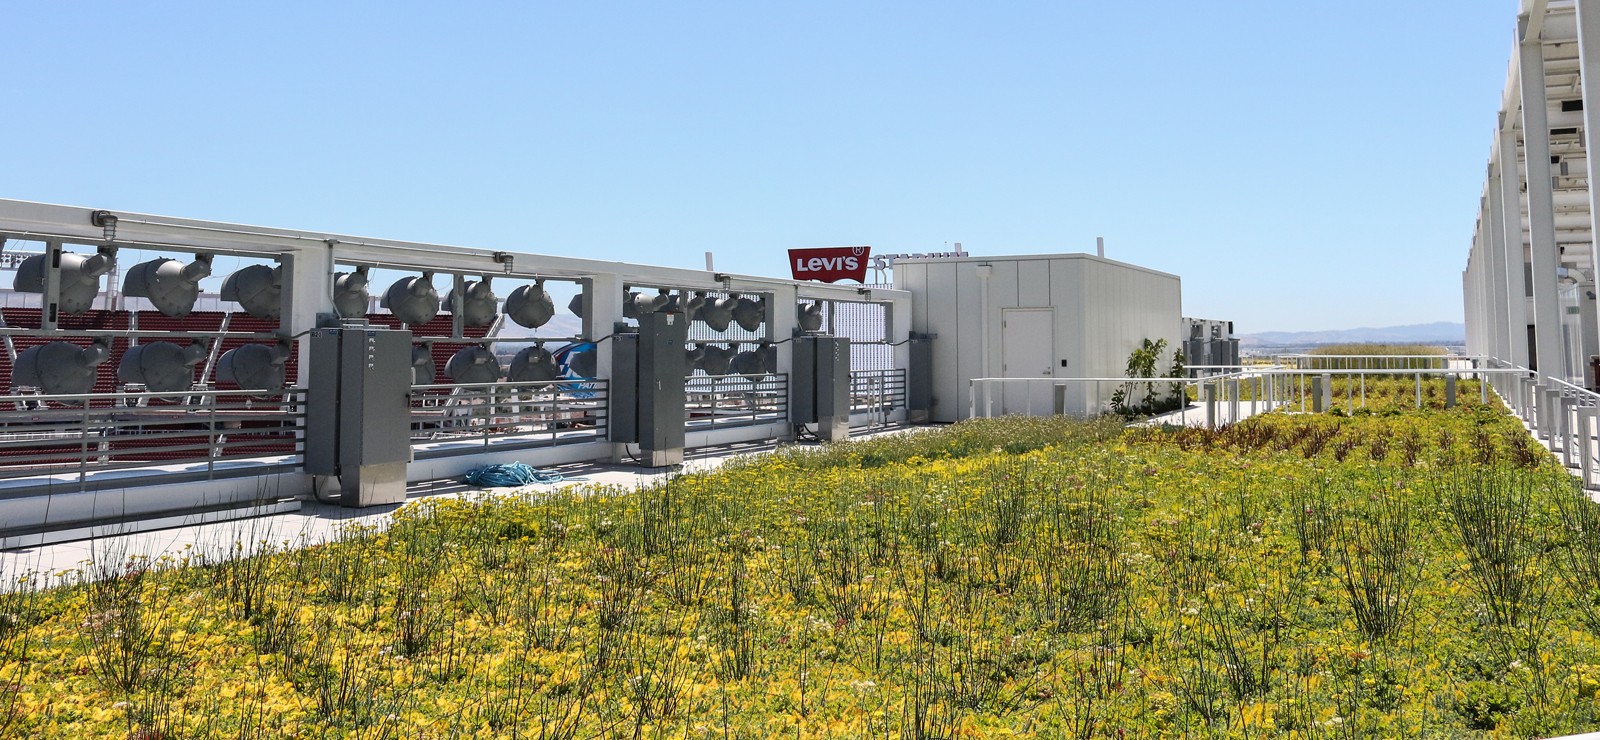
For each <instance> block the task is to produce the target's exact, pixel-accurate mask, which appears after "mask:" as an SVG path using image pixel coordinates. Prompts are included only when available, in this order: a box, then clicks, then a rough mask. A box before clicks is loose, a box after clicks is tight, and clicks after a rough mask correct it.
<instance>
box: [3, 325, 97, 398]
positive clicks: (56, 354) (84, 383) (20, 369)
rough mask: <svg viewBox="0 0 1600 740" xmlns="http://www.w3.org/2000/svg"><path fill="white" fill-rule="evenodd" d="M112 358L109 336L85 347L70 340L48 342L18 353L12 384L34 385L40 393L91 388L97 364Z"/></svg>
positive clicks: (72, 391) (13, 369)
mask: <svg viewBox="0 0 1600 740" xmlns="http://www.w3.org/2000/svg"><path fill="white" fill-rule="evenodd" d="M109 359H111V340H110V339H109V338H101V339H97V340H95V341H94V342H93V343H91V344H90V345H88V346H87V347H85V346H83V345H78V344H73V343H71V342H48V343H45V344H41V345H38V346H35V347H29V348H27V349H25V350H23V351H22V352H21V353H19V354H18V355H17V362H16V365H15V367H13V368H12V371H11V385H12V386H13V387H24V386H25V387H29V388H37V389H39V392H41V393H48V394H52V395H55V394H62V395H71V394H78V393H88V392H89V391H91V390H93V389H94V381H95V378H96V377H98V375H99V373H100V366H101V365H103V364H105V362H106V360H109Z"/></svg>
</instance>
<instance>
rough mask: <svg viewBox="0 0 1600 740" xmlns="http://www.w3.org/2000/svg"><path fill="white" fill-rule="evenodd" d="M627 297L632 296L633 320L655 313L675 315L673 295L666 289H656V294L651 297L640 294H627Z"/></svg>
mask: <svg viewBox="0 0 1600 740" xmlns="http://www.w3.org/2000/svg"><path fill="white" fill-rule="evenodd" d="M628 295H629V296H632V302H633V313H634V316H633V318H638V316H639V315H640V314H647V313H655V312H657V311H670V312H672V313H677V310H676V303H675V302H674V301H673V295H672V293H671V292H670V291H668V290H667V289H666V288H657V289H656V294H655V295H652V296H646V295H642V294H640V293H629V294H628Z"/></svg>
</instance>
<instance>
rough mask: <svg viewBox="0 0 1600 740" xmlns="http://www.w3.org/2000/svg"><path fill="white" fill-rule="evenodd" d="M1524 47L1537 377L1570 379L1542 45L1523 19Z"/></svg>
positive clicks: (1524, 136)
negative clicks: (1558, 280) (1563, 331)
mask: <svg viewBox="0 0 1600 740" xmlns="http://www.w3.org/2000/svg"><path fill="white" fill-rule="evenodd" d="M1518 25H1519V26H1520V28H1518V34H1519V37H1520V39H1521V42H1520V43H1519V44H1518V45H1517V53H1518V55H1519V57H1520V60H1521V76H1522V80H1521V84H1520V87H1521V88H1522V147H1523V162H1524V165H1525V166H1526V167H1527V171H1528V176H1527V188H1528V251H1529V255H1530V256H1531V257H1532V262H1533V315H1534V321H1533V323H1534V343H1535V344H1536V345H1537V348H1538V349H1537V352H1538V357H1537V361H1538V363H1539V377H1540V378H1541V379H1542V380H1544V382H1549V379H1550V378H1560V379H1562V380H1565V379H1566V375H1567V373H1566V353H1565V351H1564V347H1563V342H1562V341H1561V297H1560V295H1559V294H1558V293H1557V292H1556V268H1557V267H1559V266H1560V263H1561V256H1560V254H1559V253H1558V252H1557V251H1556V224H1555V203H1554V200H1553V196H1552V194H1551V187H1550V120H1549V119H1550V111H1549V107H1548V106H1549V101H1547V100H1546V99H1545V89H1544V86H1545V74H1544V41H1543V40H1541V39H1540V38H1539V36H1538V34H1537V33H1536V32H1532V31H1531V29H1529V28H1528V21H1527V19H1519V21H1518Z"/></svg>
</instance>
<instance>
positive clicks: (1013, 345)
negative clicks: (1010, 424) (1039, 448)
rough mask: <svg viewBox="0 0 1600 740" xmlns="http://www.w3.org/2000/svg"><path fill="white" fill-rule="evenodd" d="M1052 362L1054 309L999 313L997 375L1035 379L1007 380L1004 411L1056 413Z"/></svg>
mask: <svg viewBox="0 0 1600 740" xmlns="http://www.w3.org/2000/svg"><path fill="white" fill-rule="evenodd" d="M1055 362H1056V322H1055V309H1052V308H1007V309H1004V310H1002V311H1001V312H1000V377H1002V378H1037V379H1038V380H1033V381H1030V382H1027V383H1023V382H1020V381H1019V382H1007V383H1006V384H1005V393H1004V401H1003V406H1002V408H1003V409H1004V413H1007V414H1030V415H1034V416H1045V415H1049V414H1053V413H1055V392H1054V390H1053V388H1052V380H1053V379H1054V378H1055Z"/></svg>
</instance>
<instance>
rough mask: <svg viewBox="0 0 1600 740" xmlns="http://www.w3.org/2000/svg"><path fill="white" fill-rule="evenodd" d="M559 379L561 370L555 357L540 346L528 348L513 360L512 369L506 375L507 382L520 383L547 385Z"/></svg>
mask: <svg viewBox="0 0 1600 740" xmlns="http://www.w3.org/2000/svg"><path fill="white" fill-rule="evenodd" d="M559 377H561V368H559V367H557V366H556V358H555V356H554V355H551V354H550V351H549V350H547V349H545V348H544V347H542V346H539V345H534V346H532V347H527V348H525V349H523V350H522V351H521V352H518V353H517V356H516V357H513V358H511V368H510V370H509V371H508V372H507V374H506V379H507V380H514V381H517V382H519V383H545V382H549V381H552V380H555V379H556V378H559Z"/></svg>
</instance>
